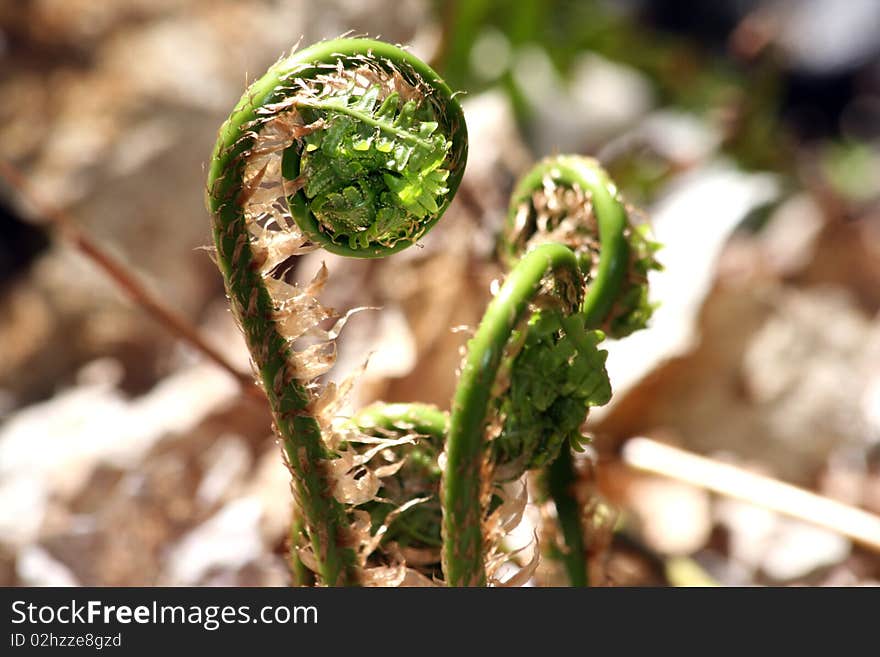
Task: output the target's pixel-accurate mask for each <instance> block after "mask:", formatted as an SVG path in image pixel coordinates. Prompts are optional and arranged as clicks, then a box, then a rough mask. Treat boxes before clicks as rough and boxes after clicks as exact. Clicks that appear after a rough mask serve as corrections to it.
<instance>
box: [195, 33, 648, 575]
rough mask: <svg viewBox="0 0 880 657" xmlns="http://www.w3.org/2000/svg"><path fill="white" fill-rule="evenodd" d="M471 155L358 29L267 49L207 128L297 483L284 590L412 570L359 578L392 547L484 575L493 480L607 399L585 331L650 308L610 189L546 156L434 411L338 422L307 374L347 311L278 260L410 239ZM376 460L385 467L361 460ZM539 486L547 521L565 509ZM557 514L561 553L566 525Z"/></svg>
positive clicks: (228, 248)
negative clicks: (215, 132) (264, 67)
mask: <svg viewBox="0 0 880 657" xmlns="http://www.w3.org/2000/svg"><path fill="white" fill-rule="evenodd" d="M466 155H467V138H466V128H465V124H464V118H463V115H462V113H461V109H460V107H459V106H458V104H457V102H455V100H454V98H453V95H452V94H451V92H450V90H449V89H448V87H446V85H445V84H443V82H442V81H441V80H440V79H439V78H438V77H437V75H436V74H435V73H434V72H433V71H431V69H430V68H428V67H427V66H426V65H425V64H424V63H422V62H421V61H419V60H418V59H416V58H415V57H413V56H412V55H409V54H408V53H406V52H405V51H403V50H400V49H399V48H396V47H394V46H390V45H388V44H384V43H381V42H376V41H370V40H365V39H339V40H335V41H330V42H325V43H321V44H318V45H316V46H312V47H310V48H307V49H305V50H303V51H301V52H298V53H295V54H293V55H291V56H290V57H287V58H286V59H282V60H281V61H279V62H278V63H277V64H275V65H274V66H273V67H272V68H271V69H270V70H269V71H268V72H267V74H266V75H265V76H264V77H263V78H261V79H260V80H258V81H257V82H256V83H254V84H253V85H252V86H251V88H250V89H249V90H248V91H247V92H246V93H245V95H244V96H243V98H242V100H241V101H240V102H239V104H238V105H237V106H236V108H235V110H234V111H233V113H232V115H231V116H230V118H229V120H228V121H227V123H226V124H224V126H223V127H222V128H221V131H220V135H219V137H218V142H217V146H216V147H215V151H214V157H213V160H212V164H211V170H210V174H209V179H208V194H207V204H208V207H209V210H210V211H211V214H212V220H213V232H214V241H215V245H216V250H217V264H218V266H219V268H220V270H221V272H222V274H223V277H224V281H225V284H226V289H227V293H228V296H229V298H230V302H231V306H232V310H233V313H234V315H235V317H236V319H237V320H238V322H239V324H240V325H241V328H242V330H243V333H244V335H245V338H246V341H247V344H248V347H249V349H250V352H251V355H252V360H253V363H254V368H255V371H256V374H257V377H258V381H259V382H260V383H261V384H262V387H263V388H264V390H265V392H266V394H267V397H268V399H269V403H270V407H271V409H272V415H273V419H274V425H275V430H276V432H277V434H278V435H279V437H280V440H281V444H282V447H283V451H284V453H285V456H286V460H287V463H288V466H289V468H290V471H291V473H292V480H293V486H292V489H293V493H294V496H295V498H296V500H297V507H298V510H297V516H296V522H295V523H294V527H293V530H292V539H293V542H294V544H296V543H297V542H298V541H299V540H300V536H301V534H302V535H304V536H306V537H307V544H305V545H300V546H299V550H298V551H296V552H295V558H294V559H292V561H293V562H294V568H295V570H296V571H297V578H298V579H299V580H306V579H308V576H307V574H306V573H305V572H304V570H303V569H304V568H306V567H307V568H308V569H310V570H311V571H313V572H314V573H315V574H316V575H317V578H318V581H319V583H323V584H328V585H354V584H361V583H369V582H370V581H373V582H378V581H384V582H386V583H388V582H392V581H393V582H394V583H398V584H399V583H401V582H403V581H405V580H406V579H407V578H408V577H409V575H408V571H406V570H402V571H401V570H400V569H398V570H397V571H396V572H397V573H398V574H399V575H400V576H398V575H397V574H395V575H393V576H392V575H389V574H388V573H384V574H382V575H381V577H380V576H376V577H372V580H371V576H370V575H368V570H369V571H371V572H372V571H378V570H381V567H372V568H369V569H368V568H366V566H367V565H368V560H369V559H370V556H371V554H372V553H373V552H374V551H375V550H376V549H377V547H378V546H379V545H380V544H382V545H385V544H386V543H387V545H388V546H389V550H390V551H396V552H397V553H398V554H399V555H400V556H401V560H400V561H401V563H403V564H404V565H405V563H406V561H407V560H408V561H409V562H410V563H420V564H421V565H422V566H423V568H422V570H421V571H420V572H422V573H424V574H429V575H433V576H434V577H438V576H439V577H443V578H445V579H446V581H447V583H449V584H451V585H482V584H485V583H487V581H488V579H489V571H490V570H491V569H487V564H488V563H489V562H490V561H491V560H492V559H493V554H492V553H493V550H494V549H495V546H494V541H495V540H496V539H497V538H498V536H499V534H500V529H499V527H502V526H506V525H505V523H504V522H503V521H502V520H501V518H503V514H501V511H502V510H503V509H504V507H505V506H506V504H505V502H504V499H503V497H504V496H503V494H502V493H501V487H500V484H501V483H503V482H505V481H510V480H513V479H517V478H519V477H520V476H521V475H522V474H523V473H524V472H526V471H527V470H531V469H535V468H538V467H543V466H546V465H547V464H550V463H553V462H554V460H556V459H557V456H558V455H559V454H564V455H567V454H568V453H567V451H566V450H565V449H564V447H565V445H566V444H567V443H569V442H570V443H572V444H575V445H576V444H577V443H578V441H579V439H580V426H581V424H582V423H583V420H584V417H585V415H586V412H587V410H588V408H589V407H590V406H594V405H599V404H603V403H605V402H607V400H608V398H609V396H610V386H609V384H608V379H607V375H606V373H605V370H604V359H605V353H604V352H602V351H600V350H599V349H598V344H599V343H600V342H601V340H602V339H603V337H604V333H603V332H602V331H601V330H598V329H599V328H601V329H603V330H604V331H607V332H609V333H611V334H612V335H616V336H622V335H625V334H627V333H628V332H631V331H632V330H635V329H637V328H639V327H640V326H641V325H643V324H644V322H645V321H646V320H647V318H648V317H649V315H650V310H651V309H650V306H649V305H648V304H647V297H646V289H647V288H646V286H645V281H644V274H645V273H646V272H647V270H648V269H650V268H651V267H652V266H653V264H654V263H653V258H652V255H651V253H652V252H651V248H650V244H649V243H648V242H647V241H645V240H642V239H641V238H639V237H638V236H637V234H636V233H634V232H633V231H632V230H631V229H630V228H629V226H628V223H627V221H626V212H625V210H624V209H623V206H622V205H621V204H620V202H619V200H618V198H617V194H616V190H614V188H613V185H612V184H611V183H610V181H608V179H607V177H605V175H604V173H602V172H601V169H599V168H598V167H597V166H596V165H595V164H594V163H592V161H589V160H585V159H583V158H574V157H560V158H556V159H554V160H548V161H546V162H544V163H542V164H540V165H538V167H536V169H535V170H534V171H533V172H532V173H530V174H529V175H528V176H527V177H526V178H525V179H524V180H523V182H522V183H521V184H520V185H519V186H518V188H517V190H516V192H515V194H514V198H513V202H512V211H511V221H510V224H509V226H508V230H507V232H506V237H505V240H504V242H503V243H504V245H505V246H504V248H503V253H504V256H505V259H506V260H507V262H508V264H509V265H510V266H511V271H510V273H509V274H508V276H507V277H506V280H505V281H504V284H503V285H502V286H501V288H500V291H499V293H498V294H497V295H496V297H495V299H494V300H493V301H492V303H491V304H490V306H489V308H488V309H487V312H486V314H485V316H484V318H483V320H482V322H481V324H480V326H479V328H478V330H477V332H476V334H475V336H474V338H473V339H472V340H471V341H470V342H469V344H468V353H467V356H466V358H465V361H464V364H463V368H462V372H461V376H460V380H459V384H458V388H457V390H456V393H455V396H454V399H453V403H452V408H451V411H450V413H449V414H446V413H444V412H442V411H440V410H439V409H436V408H434V407H432V406H428V405H424V404H377V405H374V406H371V407H368V408H367V409H364V410H362V411H360V412H359V413H356V414H355V416H354V417H353V418H351V419H348V420H344V421H337V420H338V418H335V415H336V411H337V408H338V404H339V402H338V395H337V394H336V390H335V389H334V387H333V386H332V384H323V383H321V382H320V381H319V380H318V377H320V376H321V375H322V374H324V373H325V372H326V371H327V370H328V369H329V368H330V367H331V366H332V364H333V361H334V358H335V351H334V339H335V337H336V334H337V333H338V330H339V329H340V328H341V325H342V323H344V321H345V317H346V316H340V315H339V314H338V313H335V311H333V310H332V309H329V308H325V307H324V306H323V305H322V304H321V303H320V302H319V301H318V299H317V294H318V292H319V291H320V288H321V287H322V286H323V284H324V281H325V280H326V270H325V269H323V268H322V270H321V271H319V272H318V274H317V275H316V276H315V278H314V280H313V281H312V283H311V284H309V285H308V286H305V287H300V286H296V285H290V284H288V283H287V282H286V281H285V276H284V272H285V271H286V269H287V266H286V263H287V260H288V259H289V258H290V257H292V256H295V255H299V254H301V253H305V252H308V251H309V250H312V249H315V248H318V247H323V248H325V249H326V250H328V251H331V252H334V253H337V254H341V255H346V256H351V257H366V258H375V257H382V256H385V255H389V254H392V253H395V252H397V251H400V250H401V249H404V248H406V247H408V246H410V245H411V244H413V243H415V242H416V241H417V240H418V239H419V238H420V237H421V236H423V235H424V234H425V233H426V232H427V231H428V230H430V228H431V227H432V226H433V225H434V224H435V223H436V222H437V220H438V219H439V218H440V216H441V215H442V213H443V212H444V211H445V209H446V207H447V206H448V204H449V202H450V200H451V198H452V195H453V194H454V193H455V190H456V188H457V186H458V184H459V182H460V180H461V176H462V173H463V167H464V163H465V160H466ZM557 192H558V193H557ZM594 224H595V225H594ZM330 319H336V320H337V321H336V324H335V325H334V327H333V328H332V329H329V330H327V329H325V328H322V327H323V326H325V325H326V323H325V320H330ZM378 454H382V455H383V458H384V459H385V460H386V462H384V463H383V465H380V466H378V467H368V466H369V462H370V461H371V460H372V459H374V457H376V456H377V455H378ZM389 459H390V460H391V461H392V462H387V461H388V460H389ZM560 462H561V463H566V462H567V461H566V460H565V459H564V458H563V459H560V460H558V461H557V463H560ZM550 490H551V493H553V491H555V490H558V486H557V487H556V488H554V487H553V486H552V485H551V486H550ZM553 494H554V497H557V498H558V499H557V508H558V509H559V511H560V514H561V516H562V515H565V514H575V515H576V513H577V510H576V509H573V510H569V511H566V510H565V509H567V508H569V507H570V506H571V505H569V506H568V507H567V506H566V505H565V502H566V500H564V499H562V497H563V494H562V493H559V494H558V495H557V494H556V493H553ZM569 519H570V518H569ZM574 520H575V521H576V520H577V518H576V517H575V518H574ZM560 521H561V524H562V526H563V532H564V534H565V535H566V539H567V541H568V539H569V535H570V534H572V533H573V531H574V530H573V529H572V527H575V526H576V525H577V523H576V522H575V524H572V523H570V522H566V518H563V517H561V518H560ZM577 526H579V525H577ZM502 528H503V527H502ZM575 543H576V542H575V541H574V538H573V536H572V540H571V541H570V542H568V545H569V546H575V547H577V545H576V544H575ZM294 547H296V546H294ZM570 552H572V553H573V555H574V554H575V553H576V554H577V555H578V556H580V553H581V552H582V550H579V549H578V550H574V551H571V550H570ZM389 554H390V552H389ZM386 556H388V555H387V554H386ZM573 563H574V556H573V557H572V564H573ZM571 572H574V571H573V570H572V571H571ZM421 577H424V575H421ZM572 581H574V582H575V583H576V581H577V577H576V576H574V575H573V576H572Z"/></svg>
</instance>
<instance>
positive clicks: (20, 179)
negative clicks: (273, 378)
mask: <svg viewBox="0 0 880 657" xmlns="http://www.w3.org/2000/svg"><path fill="white" fill-rule="evenodd" d="M0 178H3V179H4V180H5V181H6V182H7V183H8V184H9V186H10V187H12V188H13V189H14V190H16V191H17V192H18V193H19V194H20V195H21V196H22V198H24V199H25V200H26V201H27V202H28V203H30V204H31V205H32V206H33V207H34V208H35V209H36V211H37V213H38V214H40V215H41V216H43V217H44V218H45V219H47V220H48V223H49V224H51V225H53V226H55V227H56V228H57V229H58V232H59V233H60V234H61V236H62V237H63V238H64V239H65V240H67V241H68V242H70V243H71V244H73V246H74V247H75V248H76V249H77V250H79V251H80V252H81V253H82V254H83V255H85V256H86V257H87V258H88V259H89V260H91V261H92V262H93V263H95V264H96V265H97V266H98V267H99V268H100V269H102V270H103V271H104V273H106V274H107V275H108V276H109V277H110V278H111V279H112V280H113V281H114V282H115V283H116V284H117V285H118V286H119V287H120V289H122V291H123V292H124V293H125V294H126V295H127V296H128V298H129V299H131V301H133V302H134V304H135V305H137V306H139V307H140V308H142V309H143V310H144V311H146V313H147V314H148V315H150V316H151V317H152V318H153V319H154V320H156V321H157V322H158V323H159V324H160V325H162V326H164V327H165V328H166V329H168V330H169V331H170V332H171V333H173V334H174V335H176V336H177V337H179V338H180V339H181V340H183V341H184V342H186V343H187V344H188V345H190V346H191V347H193V348H194V349H196V350H197V351H199V352H201V353H202V354H203V355H204V356H205V357H206V358H207V359H208V360H210V361H212V362H213V363H215V364H216V365H218V366H219V367H220V368H222V369H224V370H226V371H227V372H228V373H229V374H230V375H231V376H233V377H234V378H235V379H236V380H237V381H238V382H239V384H240V385H241V387H242V390H243V391H244V392H245V393H246V394H247V396H248V397H249V398H252V399H255V400H258V401H260V402H263V403H264V402H265V397H264V396H263V393H262V391H260V389H259V388H258V387H257V386H256V385H255V384H254V381H253V379H252V378H251V377H250V376H248V375H246V374H244V373H242V372H240V371H239V370H238V369H237V368H236V367H235V366H233V365H232V364H231V363H230V362H229V361H227V360H226V358H225V357H224V356H223V355H222V354H221V353H220V352H219V351H217V350H216V349H215V348H214V347H212V346H211V345H210V344H208V343H207V342H206V341H205V340H204V338H202V336H201V335H200V334H199V332H198V330H197V329H196V328H195V327H194V326H193V325H192V324H190V323H189V322H188V321H187V320H186V319H184V318H183V317H182V316H180V315H179V314H177V313H176V312H175V311H174V310H172V309H171V308H169V307H168V306H166V305H165V303H164V302H163V301H162V300H161V299H159V298H158V297H157V296H156V295H154V294H153V293H152V292H150V291H149V290H148V289H147V287H146V286H145V285H144V284H143V283H142V282H141V281H139V280H138V279H137V278H135V277H134V276H133V275H132V274H131V272H130V271H129V269H128V267H126V266H125V265H124V264H123V263H121V262H120V261H119V260H117V259H116V258H114V257H113V256H112V255H111V254H110V253H109V252H108V251H106V250H105V249H104V248H103V247H101V246H100V245H99V244H97V243H96V242H94V241H93V240H92V239H91V238H90V237H89V236H88V235H87V234H86V233H84V232H83V230H82V229H81V228H80V227H79V226H77V224H76V221H75V220H74V219H73V217H71V216H70V215H69V214H67V213H66V212H65V211H64V210H62V209H60V208H58V207H55V206H53V205H50V204H48V203H46V202H44V201H42V200H41V199H40V198H39V197H38V196H37V195H36V194H35V193H34V192H33V191H31V189H30V185H29V184H28V181H27V179H26V178H25V177H24V176H23V175H22V174H21V172H19V171H18V169H16V168H15V167H14V166H12V165H11V164H9V163H8V162H4V161H3V160H0Z"/></svg>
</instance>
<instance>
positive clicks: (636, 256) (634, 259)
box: [606, 226, 663, 338]
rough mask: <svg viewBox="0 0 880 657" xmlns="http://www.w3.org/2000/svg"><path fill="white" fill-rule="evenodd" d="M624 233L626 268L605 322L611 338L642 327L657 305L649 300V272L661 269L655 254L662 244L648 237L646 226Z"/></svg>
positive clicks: (623, 336)
mask: <svg viewBox="0 0 880 657" xmlns="http://www.w3.org/2000/svg"><path fill="white" fill-rule="evenodd" d="M627 233H628V234H627V235H626V239H627V242H628V243H629V250H630V258H629V268H628V271H627V276H626V278H625V279H624V281H623V284H622V286H621V291H620V296H619V298H618V299H617V300H616V302H615V304H614V307H613V308H612V310H611V313H610V315H609V317H608V319H607V322H606V325H607V330H608V335H609V336H610V337H612V338H625V337H626V336H628V335H630V334H631V333H634V332H636V331H640V330H641V329H643V328H645V327H646V326H647V325H648V320H650V319H651V316H652V315H653V314H654V310H656V308H657V306H658V305H659V304H657V303H651V302H650V301H649V300H648V273H649V272H650V271H652V270H653V271H660V270H662V269H663V266H662V265H661V264H660V263H659V262H657V259H656V258H655V257H654V254H655V253H656V252H657V251H658V250H659V249H660V246H661V245H660V243H659V242H655V241H652V240H650V239H648V236H647V235H648V226H638V227H635V228H631V229H629V231H627Z"/></svg>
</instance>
